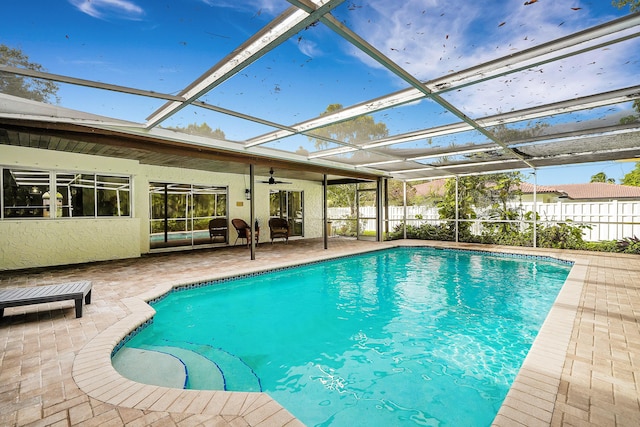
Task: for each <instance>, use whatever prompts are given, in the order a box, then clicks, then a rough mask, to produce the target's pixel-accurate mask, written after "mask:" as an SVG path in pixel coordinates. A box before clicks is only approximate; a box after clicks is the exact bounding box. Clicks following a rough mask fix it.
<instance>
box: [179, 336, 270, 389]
mask: <svg viewBox="0 0 640 427" xmlns="http://www.w3.org/2000/svg"><path fill="white" fill-rule="evenodd" d="M167 344H169V346H170V347H179V348H181V349H187V350H190V351H192V352H194V353H197V354H198V355H200V356H202V357H205V358H206V359H208V360H209V361H210V362H211V363H214V364H215V365H216V366H217V368H218V370H219V372H220V373H221V375H222V377H223V381H224V390H227V391H262V385H261V384H260V379H259V378H258V376H257V375H256V373H255V372H254V371H253V369H252V368H251V367H250V366H249V365H247V364H246V363H245V362H244V361H243V360H242V359H241V358H240V357H238V356H236V355H234V354H231V353H229V352H227V351H225V350H223V349H221V348H216V347H212V346H210V345H207V344H195V343H188V342H175V341H167ZM187 369H188V370H189V369H190V366H189V365H188V364H187ZM192 376H193V375H192V374H191V371H190V370H189V378H190V379H191V378H192ZM191 388H195V387H191ZM218 390H221V389H218Z"/></svg>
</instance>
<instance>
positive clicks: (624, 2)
mask: <svg viewBox="0 0 640 427" xmlns="http://www.w3.org/2000/svg"><path fill="white" fill-rule="evenodd" d="M611 4H613V5H614V6H615V7H617V8H618V9H622V8H623V7H625V6H629V12H632V13H633V12H636V11H640V0H613V1H612V2H611Z"/></svg>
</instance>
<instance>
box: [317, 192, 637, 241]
mask: <svg viewBox="0 0 640 427" xmlns="http://www.w3.org/2000/svg"><path fill="white" fill-rule="evenodd" d="M533 206H534V204H533V202H526V203H519V204H518V205H517V206H515V207H516V208H518V209H520V210H521V212H523V213H526V212H529V211H533ZM375 209H376V208H375V207H371V206H368V207H361V208H360V217H361V218H367V219H361V220H360V227H361V232H362V231H363V230H366V231H375V229H376V221H375V219H373V218H375V216H376V211H375ZM537 209H538V215H539V218H540V222H543V223H549V222H551V223H554V222H563V221H572V222H573V223H575V224H584V225H589V226H590V227H591V229H585V230H584V231H583V237H584V240H586V241H592V242H596V241H600V240H620V239H623V238H626V237H634V236H637V237H640V202H619V201H616V200H614V201H612V202H591V203H566V202H557V203H538V204H537ZM350 212H351V210H350V208H348V207H347V208H329V219H330V220H332V229H333V230H334V231H336V230H339V229H340V227H341V226H342V225H344V223H345V221H344V220H342V221H341V220H340V219H342V218H349V216H350ZM478 214H479V215H478V216H479V217H481V213H478ZM403 219H404V207H402V206H389V218H388V220H389V230H390V231H393V230H394V229H395V227H397V226H399V225H401V224H402V221H403ZM425 222H429V223H431V224H434V225H435V224H439V223H440V224H441V223H443V222H444V221H442V220H440V216H439V215H438V209H437V208H435V207H426V206H407V223H408V224H411V225H414V226H419V225H420V224H423V223H425ZM362 228H363V229H362ZM472 231H473V233H474V234H480V233H481V231H482V225H481V224H480V223H476V224H474V225H473V227H472Z"/></svg>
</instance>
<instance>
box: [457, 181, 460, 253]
mask: <svg viewBox="0 0 640 427" xmlns="http://www.w3.org/2000/svg"><path fill="white" fill-rule="evenodd" d="M458 212H459V211H458V177H457V176H456V243H458V237H459V236H458V220H459V219H460V218H459V213H458Z"/></svg>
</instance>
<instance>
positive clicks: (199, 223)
mask: <svg viewBox="0 0 640 427" xmlns="http://www.w3.org/2000/svg"><path fill="white" fill-rule="evenodd" d="M227 199H228V198H227V188H226V187H217V186H203V185H191V184H178V183H158V182H153V183H150V184H149V209H150V212H149V222H150V224H149V225H150V244H151V249H156V248H167V247H176V246H196V245H204V244H210V243H214V240H213V239H212V238H211V236H210V234H209V221H211V220H212V219H214V218H225V219H227V211H228V208H227ZM228 240H229V238H228V232H227V235H226V238H225V239H224V241H223V242H222V243H226V242H228ZM215 242H217V243H221V241H220V239H216V240H215Z"/></svg>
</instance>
